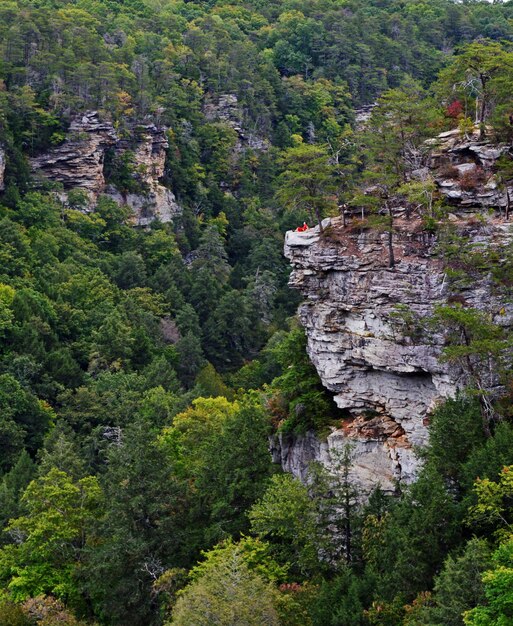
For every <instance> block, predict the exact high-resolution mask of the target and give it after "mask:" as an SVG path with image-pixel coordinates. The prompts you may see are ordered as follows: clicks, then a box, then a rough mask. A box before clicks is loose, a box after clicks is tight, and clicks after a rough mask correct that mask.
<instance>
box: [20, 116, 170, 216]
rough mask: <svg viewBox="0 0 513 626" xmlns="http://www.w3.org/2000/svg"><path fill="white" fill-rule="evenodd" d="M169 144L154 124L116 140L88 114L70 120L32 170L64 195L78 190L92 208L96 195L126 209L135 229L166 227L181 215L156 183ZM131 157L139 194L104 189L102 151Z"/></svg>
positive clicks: (106, 126) (33, 162) (110, 130)
mask: <svg viewBox="0 0 513 626" xmlns="http://www.w3.org/2000/svg"><path fill="white" fill-rule="evenodd" d="M167 148H168V142H167V138H166V135H165V131H164V129H162V128H158V127H156V126H155V125H154V124H147V125H143V126H137V127H134V128H133V130H132V131H131V133H130V138H129V139H124V138H123V139H120V138H119V137H118V135H117V133H116V131H115V129H114V127H113V126H112V124H111V123H110V122H104V121H102V120H101V119H100V117H99V115H98V113H97V112H96V111H89V112H87V113H84V114H83V115H82V116H80V117H78V118H77V119H75V120H73V122H72V123H71V125H70V128H69V132H68V135H67V138H66V140H65V141H64V143H63V144H62V145H60V146H57V147H55V148H53V149H52V150H50V151H49V152H46V153H44V154H42V155H39V156H38V157H36V158H33V159H31V166H32V169H33V170H34V171H35V172H36V174H38V175H39V176H41V177H42V178H44V179H47V180H50V181H52V182H56V183H60V184H61V185H62V187H63V189H64V194H63V196H64V197H63V199H65V197H66V193H67V192H69V191H70V190H72V189H80V190H83V191H85V192H86V193H87V195H88V196H89V198H90V202H91V208H94V205H95V202H96V200H97V199H98V197H99V196H100V195H101V194H104V193H107V194H108V195H110V196H112V197H113V198H114V199H115V200H116V201H118V202H120V203H122V204H126V205H128V206H129V207H130V208H131V209H132V211H133V215H134V222H135V223H136V224H137V225H140V226H145V225H147V224H149V223H150V222H151V221H153V220H154V219H156V218H158V219H160V220H161V221H162V222H169V221H171V220H172V218H173V217H174V216H175V215H177V214H179V213H180V212H181V207H180V206H179V205H178V203H177V202H176V199H175V197H174V195H173V193H172V192H171V191H170V190H169V189H167V188H166V187H165V186H164V185H162V184H161V182H160V181H161V179H162V177H163V175H164V168H165V160H166V150H167ZM127 150H130V151H131V152H132V153H133V161H134V163H133V164H134V169H135V171H136V172H137V174H136V176H137V177H138V180H139V182H140V183H141V189H144V192H142V191H141V192H140V193H130V194H122V193H121V192H120V191H118V190H117V189H116V188H115V187H113V186H112V185H108V184H107V181H106V176H105V159H106V155H107V151H113V152H114V153H116V154H118V155H119V154H121V153H122V152H126V151H127Z"/></svg>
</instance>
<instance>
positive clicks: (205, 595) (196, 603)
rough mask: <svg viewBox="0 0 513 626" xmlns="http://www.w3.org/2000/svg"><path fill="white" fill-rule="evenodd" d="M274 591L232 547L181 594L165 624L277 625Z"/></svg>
mask: <svg viewBox="0 0 513 626" xmlns="http://www.w3.org/2000/svg"><path fill="white" fill-rule="evenodd" d="M275 598H276V592H275V591H274V590H273V588H272V587H271V586H270V585H269V583H266V582H265V581H264V580H263V578H261V576H259V575H258V574H257V573H256V572H254V571H252V570H251V569H249V567H248V565H247V564H246V563H245V560H244V556H243V554H242V553H241V552H240V551H239V550H237V549H232V550H230V551H227V554H226V556H224V558H222V559H215V560H212V561H211V563H209V564H208V565H207V566H206V567H203V569H202V575H201V576H200V577H199V578H197V579H196V580H194V581H193V582H192V583H190V584H189V585H188V586H187V587H186V588H185V589H184V590H183V592H182V593H181V595H180V597H179V598H178V601H177V603H176V606H175V608H174V610H173V619H172V620H171V622H169V624H168V626H210V625H211V624H219V625H220V626H230V624H245V625H247V626H278V624H279V623H280V622H279V619H278V614H277V611H276V608H275V601H276V600H275Z"/></svg>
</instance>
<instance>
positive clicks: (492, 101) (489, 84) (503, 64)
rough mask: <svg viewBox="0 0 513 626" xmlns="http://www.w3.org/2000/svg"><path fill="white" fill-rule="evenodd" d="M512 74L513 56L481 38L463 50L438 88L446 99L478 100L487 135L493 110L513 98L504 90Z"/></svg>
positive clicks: (479, 118)
mask: <svg viewBox="0 0 513 626" xmlns="http://www.w3.org/2000/svg"><path fill="white" fill-rule="evenodd" d="M512 72H513V53H512V52H511V51H509V50H508V49H506V48H505V47H504V46H503V45H502V44H500V43H499V42H496V41H491V40H489V39H484V40H483V39H481V40H479V41H474V42H472V43H469V44H467V45H465V46H463V47H462V48H461V49H460V50H459V53H458V54H457V55H456V56H455V57H454V60H453V62H452V63H451V64H450V65H449V66H448V67H447V68H445V69H444V70H443V71H442V72H441V73H440V78H439V81H438V89H439V91H441V92H442V93H443V94H444V95H445V96H446V97H447V96H450V97H452V98H453V97H454V94H456V95H457V94H459V93H462V94H464V96H465V101H466V102H467V99H468V98H470V99H471V101H474V102H475V108H476V116H475V119H476V124H479V125H480V127H481V133H483V132H484V124H485V122H486V120H487V118H488V117H489V116H490V114H491V113H492V111H493V108H494V107H495V106H496V105H497V104H499V103H500V102H501V100H503V99H504V97H508V98H509V95H508V94H507V92H505V91H504V88H505V86H506V85H505V83H506V82H509V80H511V75H512ZM506 77H507V79H506ZM467 110H468V109H467ZM468 116H469V117H470V115H468Z"/></svg>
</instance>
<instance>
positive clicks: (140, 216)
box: [108, 124, 182, 226]
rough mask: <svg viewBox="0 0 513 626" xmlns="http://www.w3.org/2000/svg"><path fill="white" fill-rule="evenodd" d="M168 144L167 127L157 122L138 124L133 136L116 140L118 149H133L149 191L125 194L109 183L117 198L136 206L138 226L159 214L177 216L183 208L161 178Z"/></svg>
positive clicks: (166, 219)
mask: <svg viewBox="0 0 513 626" xmlns="http://www.w3.org/2000/svg"><path fill="white" fill-rule="evenodd" d="M168 147H169V142H168V140H167V137H166V134H165V131H164V129H162V128H158V127H157V126H155V125H154V124H148V125H146V126H139V127H137V129H135V131H134V136H133V137H132V138H131V139H130V140H122V141H119V142H118V143H117V144H116V148H115V149H116V152H118V153H122V152H124V151H126V150H131V151H132V152H133V155H134V165H135V168H136V170H137V172H138V173H137V177H138V180H139V182H140V183H141V187H142V188H145V189H146V190H147V191H146V192H144V193H138V194H133V193H131V194H125V195H122V194H121V193H120V192H119V191H117V190H116V189H115V188H113V187H112V186H109V188H108V193H109V195H111V196H112V197H113V198H114V199H115V200H116V201H118V202H120V203H122V204H126V205H128V206H129V207H130V208H131V209H132V211H133V213H134V219H135V222H136V224H137V225H138V226H146V225H148V224H150V223H151V222H152V221H154V220H155V219H156V218H158V219H159V220H160V221H161V222H171V221H172V220H173V217H175V216H176V215H179V214H180V213H181V212H182V208H181V207H180V205H179V204H178V203H177V201H176V198H175V196H174V194H173V192H172V191H171V190H170V189H168V188H167V187H165V186H164V185H163V184H162V183H161V182H160V181H161V179H162V177H163V176H164V171H165V165H166V150H167V148H168Z"/></svg>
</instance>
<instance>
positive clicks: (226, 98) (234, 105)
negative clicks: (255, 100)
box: [203, 93, 269, 153]
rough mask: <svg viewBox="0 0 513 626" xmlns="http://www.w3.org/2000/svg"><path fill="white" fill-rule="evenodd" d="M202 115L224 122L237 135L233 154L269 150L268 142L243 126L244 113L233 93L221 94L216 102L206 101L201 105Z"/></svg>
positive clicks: (210, 119) (208, 118) (211, 119)
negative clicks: (249, 150)
mask: <svg viewBox="0 0 513 626" xmlns="http://www.w3.org/2000/svg"><path fill="white" fill-rule="evenodd" d="M203 113H204V115H205V117H206V119H207V120H209V121H212V122H215V121H217V122H224V123H225V124H227V125H228V126H231V127H232V128H233V130H235V132H236V133H237V137H238V138H237V143H236V145H235V153H240V152H243V151H244V150H246V149H248V148H251V149H252V150H257V151H265V150H268V149H269V141H268V140H267V139H265V138H263V137H261V136H260V135H258V134H257V133H255V132H253V131H251V130H249V129H248V128H246V127H245V125H244V113H243V111H242V108H241V106H240V104H239V100H238V98H237V96H236V95H235V94H233V93H225V94H221V95H220V96H219V97H218V98H217V99H216V100H212V99H211V100H207V101H206V102H205V104H204V105H203Z"/></svg>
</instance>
